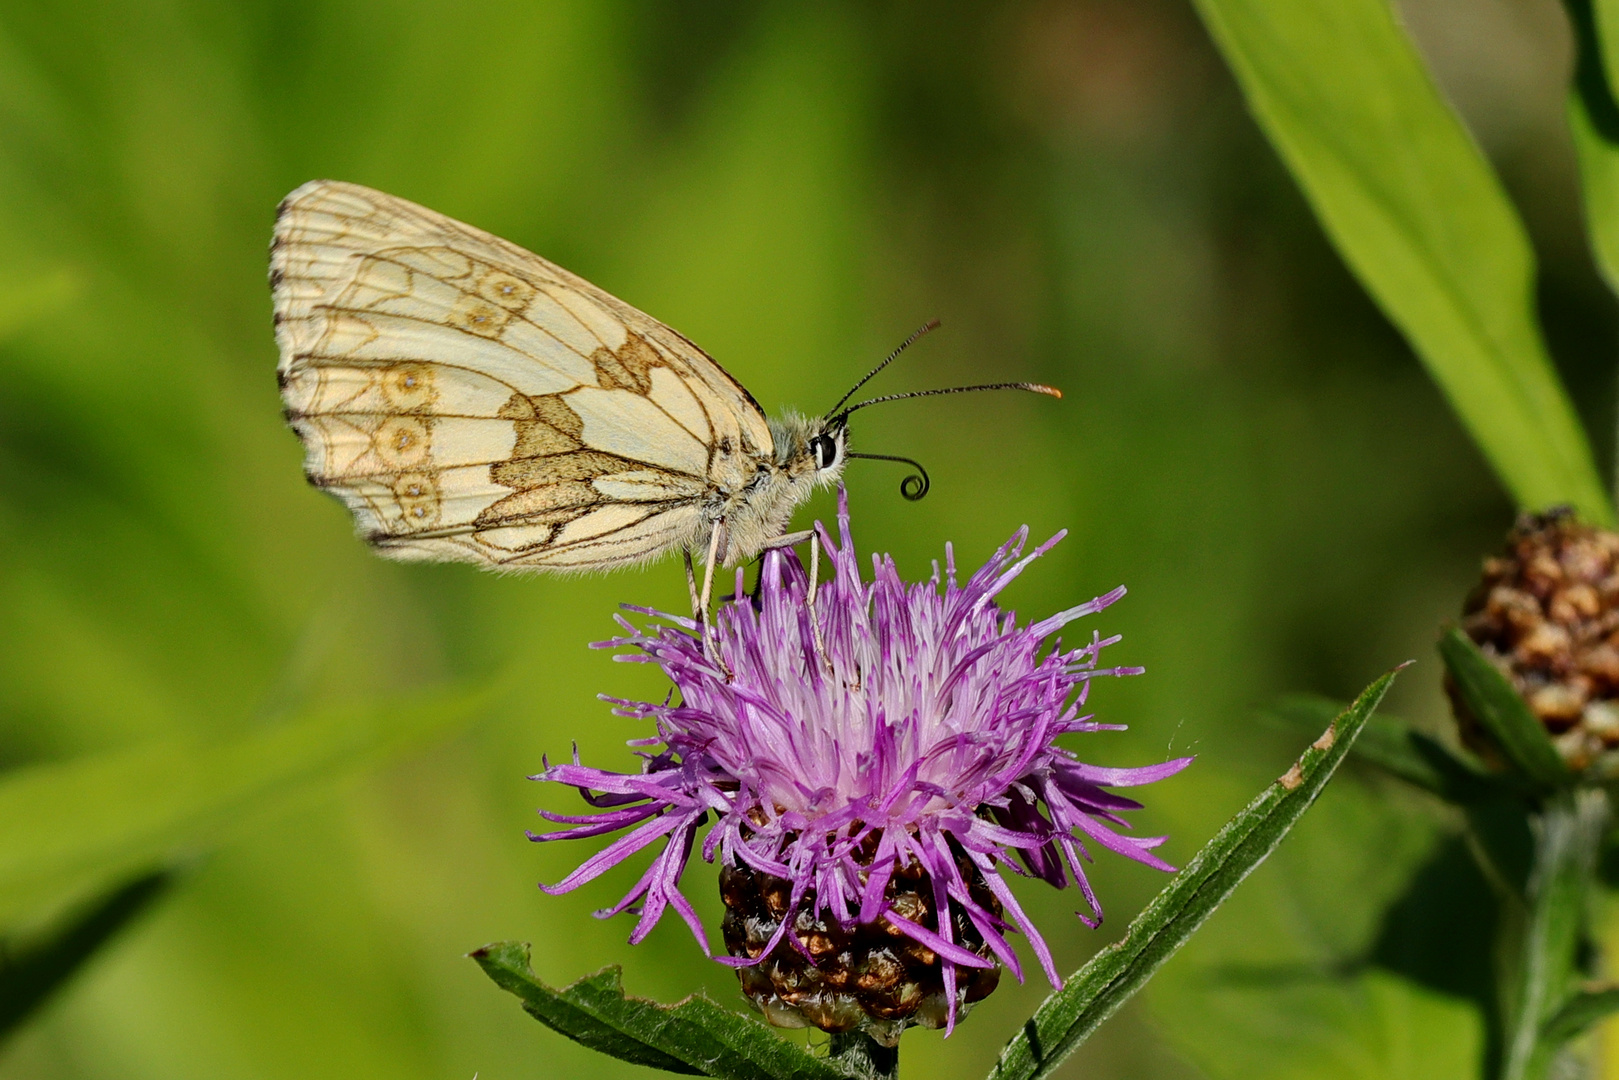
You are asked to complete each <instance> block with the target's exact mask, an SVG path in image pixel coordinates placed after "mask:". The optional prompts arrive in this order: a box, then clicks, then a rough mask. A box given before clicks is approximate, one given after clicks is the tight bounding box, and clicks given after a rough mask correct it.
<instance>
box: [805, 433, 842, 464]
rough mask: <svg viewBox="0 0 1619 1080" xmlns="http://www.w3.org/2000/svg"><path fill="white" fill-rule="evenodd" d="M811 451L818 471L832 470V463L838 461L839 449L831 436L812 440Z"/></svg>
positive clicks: (819, 436) (818, 436)
mask: <svg viewBox="0 0 1619 1080" xmlns="http://www.w3.org/2000/svg"><path fill="white" fill-rule="evenodd" d="M809 449H810V456H811V457H813V458H814V459H815V467H816V468H817V469H830V468H831V467H832V463H833V462H834V461H836V460H837V459H838V447H837V444H836V443H834V442H833V441H832V437H831V436H830V435H817V436H815V438H813V439H811V440H810V444H809Z"/></svg>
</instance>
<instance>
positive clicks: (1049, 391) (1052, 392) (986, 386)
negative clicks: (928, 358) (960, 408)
mask: <svg viewBox="0 0 1619 1080" xmlns="http://www.w3.org/2000/svg"><path fill="white" fill-rule="evenodd" d="M980 390H1027V391H1028V392H1029V393H1031V394H1046V395H1048V396H1050V397H1054V398H1060V397H1062V391H1061V390H1058V389H1057V388H1056V387H1055V386H1047V385H1045V384H1044V383H1032V382H998V383H983V384H981V385H978V386H946V387H942V388H940V389H938V390H911V391H909V392H907V393H904V394H884V395H883V396H882V397H874V398H867V399H866V400H865V401H862V402H858V403H856V404H854V405H850V406H849V407H848V408H847V409H844V410H843V411H842V412H840V413H838V414H837V415H836V416H834V417H832V418H831V421H832V423H834V424H842V423H844V422H846V421H847V420H848V418H849V414H850V413H852V412H857V411H859V410H860V409H864V408H865V407H866V406H867V405H880V404H882V403H883V402H885V401H904V400H905V399H906V398H918V397H938V396H939V395H941V394H972V393H977V392H978V391H980ZM845 400H847V399H845ZM839 404H842V402H839Z"/></svg>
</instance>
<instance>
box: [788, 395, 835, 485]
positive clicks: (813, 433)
mask: <svg viewBox="0 0 1619 1080" xmlns="http://www.w3.org/2000/svg"><path fill="white" fill-rule="evenodd" d="M772 427H773V428H774V429H775V430H773V431H772V432H771V434H772V435H774V436H775V440H776V455H777V459H776V463H777V465H778V466H779V467H780V468H781V470H782V471H783V472H785V473H786V474H787V478H788V479H789V480H790V481H792V482H793V483H794V484H809V485H811V486H813V487H820V486H821V485H823V484H830V483H834V482H835V481H836V480H837V479H838V477H840V476H842V475H843V466H844V464H845V462H846V461H847V460H848V456H849V455H848V447H849V431H848V426H847V425H846V424H844V423H842V421H841V419H839V418H833V419H830V420H829V419H827V418H825V417H820V416H799V415H798V414H796V413H788V414H787V415H786V416H783V417H781V418H780V419H779V420H777V421H775V422H774V423H773V424H772Z"/></svg>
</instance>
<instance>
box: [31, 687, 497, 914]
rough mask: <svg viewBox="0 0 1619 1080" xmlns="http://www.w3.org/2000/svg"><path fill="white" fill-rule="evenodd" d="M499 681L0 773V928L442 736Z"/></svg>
mask: <svg viewBox="0 0 1619 1080" xmlns="http://www.w3.org/2000/svg"><path fill="white" fill-rule="evenodd" d="M501 692H503V691H502V690H501V689H500V688H499V687H494V688H480V689H478V690H467V689H464V688H451V689H444V688H437V689H434V690H431V691H425V692H423V693H421V694H419V695H417V696H414V697H410V698H398V699H393V700H384V701H376V702H370V703H367V704H364V705H344V706H332V707H325V708H320V709H315V710H311V711H310V712H309V713H307V714H305V715H302V716H298V717H294V718H290V719H287V720H285V721H282V722H280V723H277V724H275V725H273V726H270V727H267V728H265V729H263V730H259V731H255V732H253V733H252V734H250V735H246V736H243V737H240V738H237V739H234V740H231V741H228V742H223V743H215V744H211V745H207V744H198V743H193V742H165V743H160V744H156V745H148V746H141V747H137V748H135V749H132V750H127V751H119V752H116V753H112V754H106V755H98V756H95V757H89V758H79V759H74V760H71V761H65V762H52V763H49V764H45V765H37V766H28V767H25V768H21V769H17V770H14V771H12V772H9V773H6V774H4V775H3V776H0V925H5V924H7V923H11V922H15V921H16V920H17V919H18V918H19V917H22V916H25V915H28V914H30V913H32V912H33V911H36V910H38V909H39V908H41V907H42V906H44V905H46V904H50V903H56V902H60V901H61V900H63V899H65V898H67V897H69V896H75V895H78V896H82V895H85V894H87V893H92V892H96V891H100V890H102V889H105V888H106V887H107V886H108V885H109V884H110V883H112V882H115V881H118V880H120V879H124V878H128V877H130V876H131V875H134V874H137V873H141V872H144V871H147V870H149V869H151V868H152V867H154V866H157V865H160V864H162V863H163V862H165V861H166V860H167V859H169V858H170V857H172V856H173V855H174V854H175V853H176V852H183V851H187V850H191V849H194V848H196V847H197V846H200V845H207V844H211V843H214V842H216V841H217V840H218V839H220V838H221V836H222V833H223V831H224V830H225V829H227V828H229V827H230V826H232V825H234V824H235V823H237V822H239V821H241V820H243V819H245V818H248V817H250V816H251V815H253V814H256V813H262V812H264V811H266V810H267V809H270V808H273V807H275V806H278V805H280V804H281V803H282V802H283V801H284V800H286V799H288V798H290V797H293V796H295V795H298V794H300V793H302V792H305V791H308V790H310V789H311V788H312V787H314V786H315V785H317V784H319V783H321V782H324V781H330V780H334V779H336V778H338V777H341V776H344V775H348V774H351V773H353V772H354V771H356V770H358V769H360V768H363V767H365V766H367V765H370V764H374V763H376V762H377V761H379V760H382V759H383V758H385V757H387V756H388V755H390V754H392V753H396V752H398V751H400V750H402V749H405V748H407V747H410V746H413V745H416V744H417V743H418V742H419V741H420V740H422V739H425V738H428V737H430V736H433V735H438V734H443V733H444V732H445V731H446V730H448V729H450V728H452V727H454V726H456V725H458V724H460V723H462V722H464V721H466V720H468V719H470V718H471V717H472V716H474V715H476V714H477V713H478V712H479V711H480V710H481V709H483V708H484V707H485V706H486V705H487V704H488V703H489V702H490V701H491V700H493V699H494V698H495V696H496V695H498V694H499V693H501Z"/></svg>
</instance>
